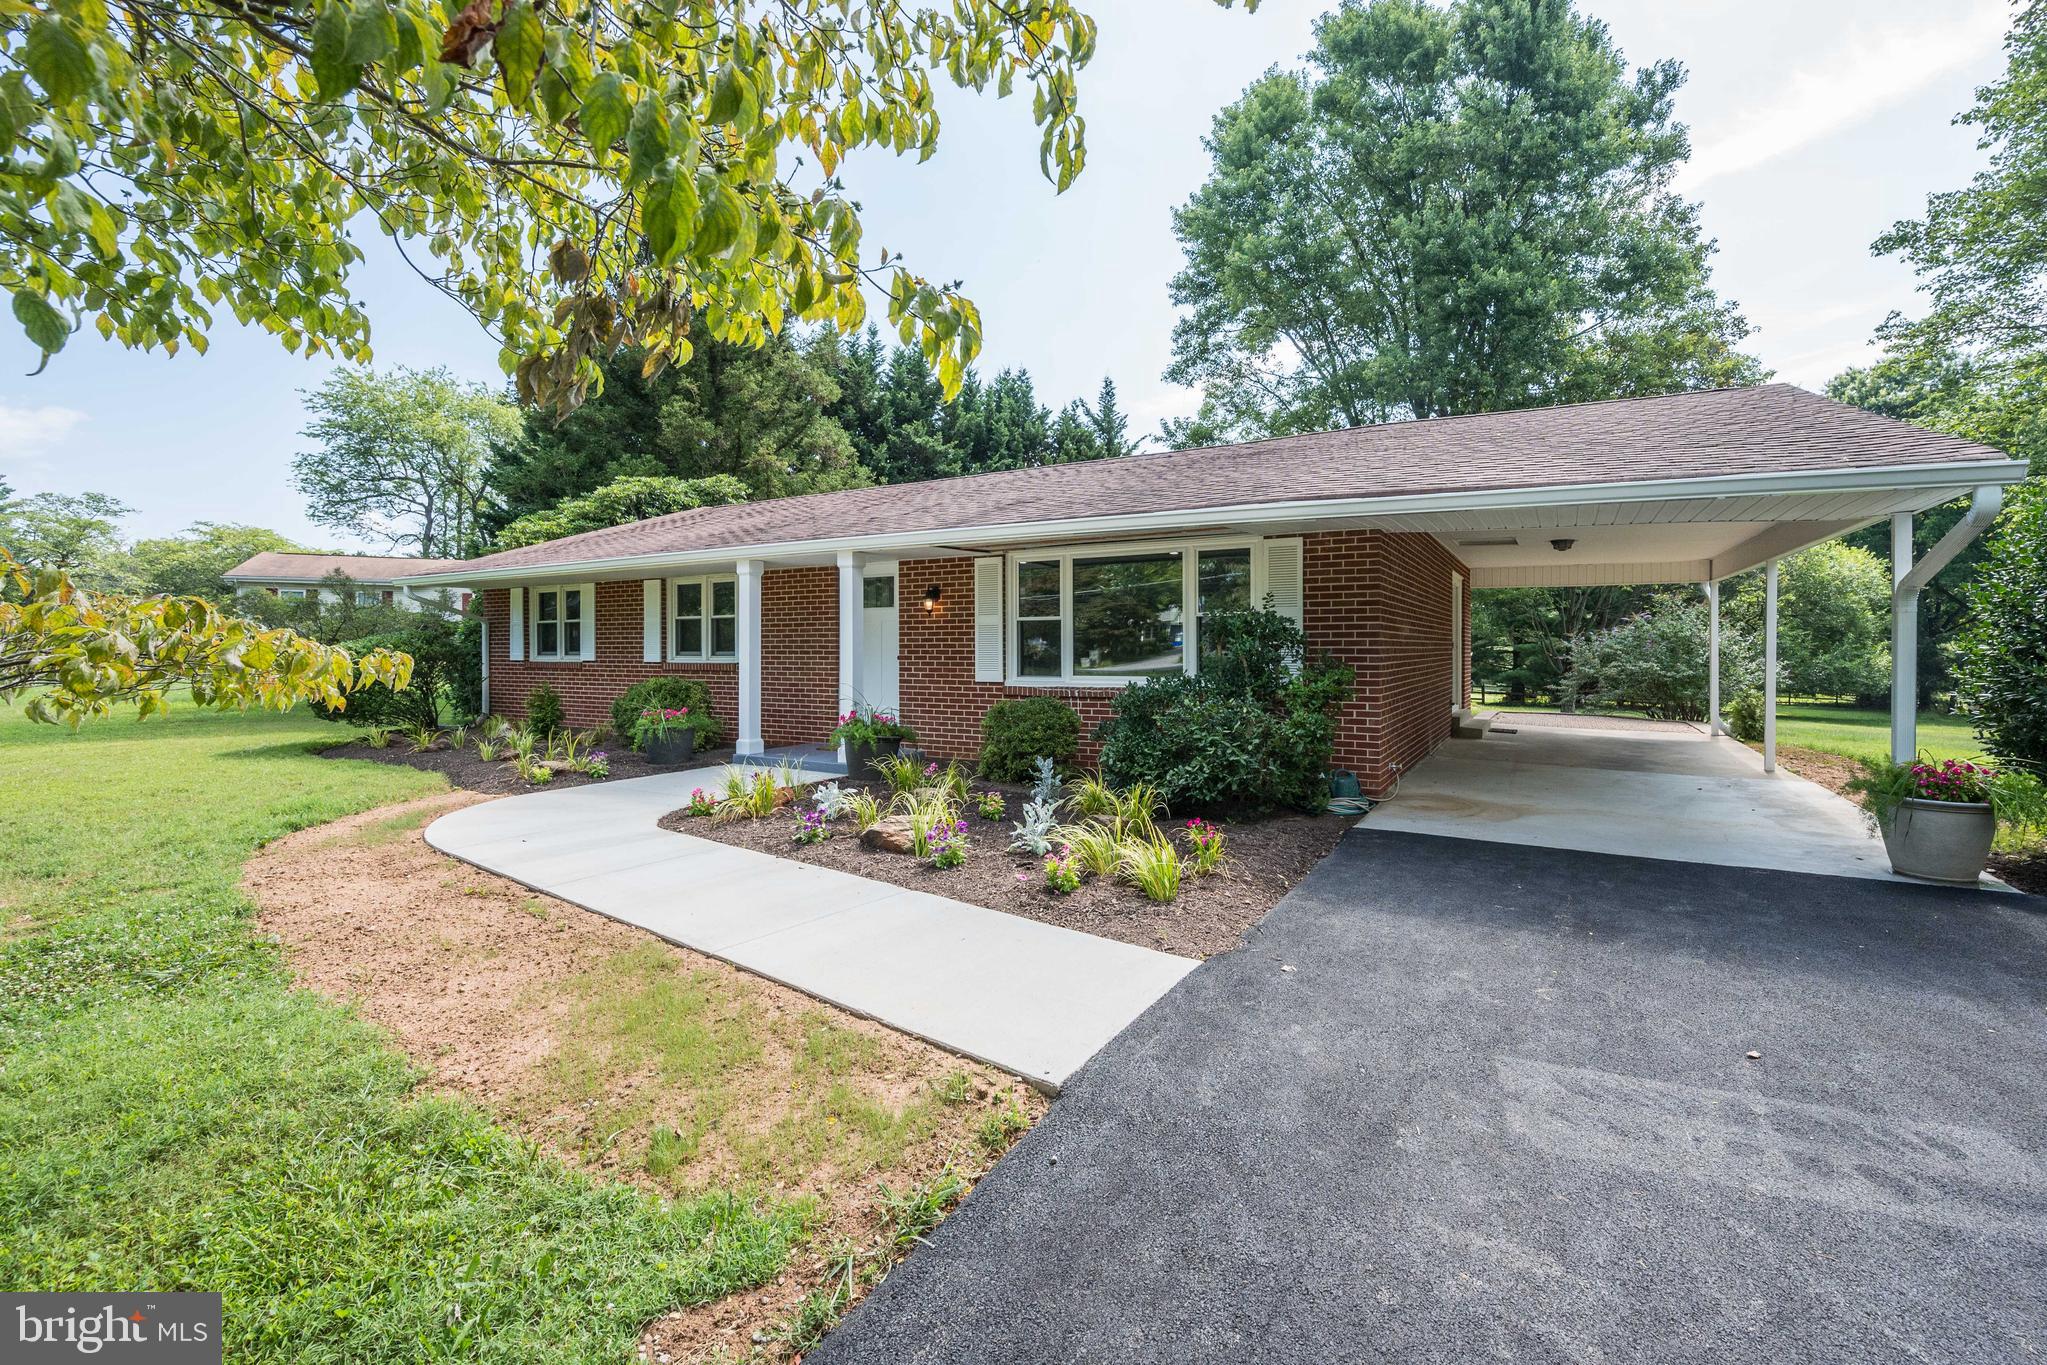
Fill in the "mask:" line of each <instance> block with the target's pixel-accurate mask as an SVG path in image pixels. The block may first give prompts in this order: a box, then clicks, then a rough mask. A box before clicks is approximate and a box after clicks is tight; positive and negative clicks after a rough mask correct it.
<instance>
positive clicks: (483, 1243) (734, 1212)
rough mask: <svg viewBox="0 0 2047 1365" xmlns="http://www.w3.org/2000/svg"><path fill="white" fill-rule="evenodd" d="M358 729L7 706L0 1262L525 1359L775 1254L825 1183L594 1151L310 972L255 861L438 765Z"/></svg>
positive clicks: (638, 1316) (739, 1273) (324, 1354)
mask: <svg viewBox="0 0 2047 1365" xmlns="http://www.w3.org/2000/svg"><path fill="white" fill-rule="evenodd" d="M335 737H336V732H335V730H334V729H333V728H332V727H330V726H328V725H326V724H325V723H323V722H321V721H319V720H317V719H314V718H312V717H309V716H305V715H290V716H270V715H255V716H234V715H229V716H220V715H215V714H210V713H203V712H196V711H194V710H193V709H192V708H191V707H189V706H181V707H179V708H178V709H177V711H176V712H175V713H174V714H173V715H172V716H171V717H169V718H168V719H160V720H154V721H150V722H148V723H146V724H143V723H138V722H136V721H133V720H130V719H125V718H124V719H117V720H112V721H106V722H101V723H97V724H94V725H90V726H88V728H87V729H86V730H85V731H84V732H83V733H82V734H78V735H73V734H70V733H68V732H65V731H62V730H58V729H53V728H50V727H46V726H32V725H30V724H28V723H27V722H25V721H23V720H21V719H20V717H19V715H18V714H16V713H14V712H11V711H5V710H0V792H5V793H6V794H7V799H6V811H7V823H6V835H5V838H4V840H0V1284H4V1285H5V1286H7V1287H8V1288H9V1289H14V1290H30V1289H88V1288H90V1289H157V1290H173V1289H217V1290H220V1291H222V1292H223V1293H224V1294H225V1295H226V1300H227V1348H228V1358H229V1359H231V1360H237V1361H241V1360H276V1361H294V1362H301V1361H303V1362H340V1361H361V1360H397V1359H403V1360H408V1361H411V1360H421V1361H440V1360H479V1361H506V1362H514V1361H516V1362H521V1363H522V1365H523V1363H524V1362H528V1361H534V1360H542V1359H545V1360H548V1361H625V1360H627V1359H629V1358H630V1356H631V1353H632V1348H633V1345H634V1343H635V1340H636V1338H637V1333H638V1329H639V1327H640V1325H641V1324H642V1323H644V1322H645V1321H646V1320H647V1319H649V1318H651V1317H653V1316H655V1315H657V1314H659V1313H660V1312H662V1311H664V1310H667V1309H669V1308H673V1307H677V1306H680V1305H686V1304H692V1303H699V1302H704V1301H707V1300H709V1299H711V1298H714V1297H717V1296H720V1295H722V1294H725V1293H728V1292H730V1291H732V1290H735V1289H739V1288H743V1287H746V1286H749V1285H753V1284H757V1283H761V1282H763V1281H765V1280H766V1279H768V1278H770V1277H771V1276H773V1275H774V1274H776V1273H777V1272H778V1271H779V1270H780V1269H781V1268H782V1266H783V1264H784V1262H785V1261H786V1260H787V1258H788V1255H789V1251H790V1248H791V1246H792V1245H793V1244H794V1242H795V1241H796V1240H797V1239H798V1238H799V1237H800V1236H801V1235H802V1215H801V1212H800V1210H798V1209H795V1208H792V1207H789V1206H780V1205H772V1204H767V1203H756V1202H754V1201H751V1200H747V1199H744V1198H740V1197H736V1196H733V1195H729V1194H716V1195H711V1196H707V1197H703V1198H696V1199H689V1200H678V1201H675V1202H673V1203H670V1202H667V1201H660V1200H656V1199H654V1198H652V1197H650V1196H647V1195H645V1194H642V1193H640V1192H638V1191H636V1190H634V1189H632V1188H630V1187H626V1186H621V1185H615V1184H601V1183H598V1182H595V1181H592V1180H590V1179H587V1178H585V1177H583V1176H580V1175H577V1174H574V1173H571V1172H569V1171H567V1170H565V1169H564V1168H563V1167H562V1166H561V1165H560V1164H559V1163H558V1162H556V1161H554V1160H552V1159H550V1158H548V1157H546V1156H544V1155H543V1154H541V1153H539V1152H537V1151H536V1150H534V1149H533V1148H531V1147H530V1146H528V1145H526V1144H524V1143H523V1142H521V1141H520V1140H518V1139H517V1138H515V1137H513V1136H511V1135H508V1134H507V1133H505V1132H503V1131H502V1130H500V1129H498V1128H495V1127H493V1126H492V1124H491V1123H490V1122H489V1121H488V1120H486V1119H485V1118H484V1117H483V1116H481V1115H480V1114H479V1113H478V1112H477V1111H475V1110H474V1109H473V1108H471V1107H469V1106H467V1105H464V1104H460V1103H453V1102H449V1101H445V1100H440V1099H436V1098H433V1097H431V1096H426V1095H423V1094H420V1093H416V1092H415V1088H414V1087H415V1084H416V1081H417V1079H418V1077H417V1076H416V1074H415V1073H414V1072H413V1070H412V1069H411V1067H410V1066H409V1064H408V1063H407V1062H406V1061H405V1059H403V1058H402V1057H400V1056H399V1055H397V1054H396V1053H394V1052H393V1051H391V1050H390V1049H389V1048H387V1047H385V1046H384V1045H383V1043H382V1042H381V1040H380V1038H379V1036H378V1035H377V1034H375V1033H374V1032H373V1031H372V1030H371V1029H370V1028H369V1027H368V1026H367V1025H364V1024H362V1023H359V1022H357V1021H356V1020H354V1019H353V1018H351V1017H350V1015H349V1014H348V1013H346V1012H345V1011H343V1010H341V1009H338V1008H336V1007H334V1006H331V1005H328V1004H326V1003H323V1002H322V1001H320V1000H319V999H317V998H315V997H313V996H311V995H308V994H304V993H299V992H294V991H292V990H290V989H289V988H288V985H287V982H286V979H285V976H284V974H283V972H282V970H281V969H280V964H279V961H278V957H277V954H276V952H275V950H274V949H273V948H272V947H271V946H269V945H268V944H265V943H263V942H261V941H259V940H258V939H257V938H256V937H255V936H254V935H253V934H252V932H251V928H250V922H249V912H250V906H249V904H248V902H247V901H246V899H245V898H244V897H243V896H242V894H241V893H240V890H239V889H238V883H239V878H240V873H241V866H242V861H243V859H244V858H246V857H247V856H248V855H249V853H250V852H251V851H252V850H254V849H255V848H256V847H258V846H259V845H260V844H262V843H263V842H264V841H266V840H269V839H274V838H276V837H278V836H280V835H282V834H285V833H287V832H289V831H291V830H293V829H298V828H301V827H303V826H306V825H311V824H316V823H319V822H322V821H326V820H331V819H334V818H336V817H338V816H341V815H345V814H348V813H351V812H354V811H358V810H362V809H365V808H367V807H370V806H373V805H376V804H378V803H381V802H386V801H391V800H396V799H400V798H403V797H407V796H412V795H417V794H421V793H424V792H427V791H431V790H435V789H437V788H438V787H439V786H440V779H439V778H438V777H434V776H430V775H428V774H424V773H420V772H416V771H413V770H411V769H407V768H403V767H396V766H386V765H380V764H368V763H340V762H334V761H330V760H327V759H321V758H318V757H315V756H314V755H313V753H312V752H311V751H310V750H311V747H312V746H314V745H316V744H317V743H319V742H321V741H323V740H324V741H327V742H332V740H333V739H334V738H335Z"/></svg>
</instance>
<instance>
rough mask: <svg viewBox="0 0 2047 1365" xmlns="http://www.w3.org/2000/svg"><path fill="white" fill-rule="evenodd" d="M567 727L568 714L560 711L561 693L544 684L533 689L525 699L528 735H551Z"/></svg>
mask: <svg viewBox="0 0 2047 1365" xmlns="http://www.w3.org/2000/svg"><path fill="white" fill-rule="evenodd" d="M567 726H568V713H567V712H566V711H564V710H563V709H562V697H561V693H559V692H557V691H555V690H554V689H553V688H552V687H549V686H548V685H547V684H546V683H542V684H540V686H538V687H536V688H534V689H533V692H532V694H531V695H530V696H528V697H527V698H526V730H527V732H528V733H529V734H535V735H551V734H553V733H554V732H555V731H557V730H562V729H566V728H567Z"/></svg>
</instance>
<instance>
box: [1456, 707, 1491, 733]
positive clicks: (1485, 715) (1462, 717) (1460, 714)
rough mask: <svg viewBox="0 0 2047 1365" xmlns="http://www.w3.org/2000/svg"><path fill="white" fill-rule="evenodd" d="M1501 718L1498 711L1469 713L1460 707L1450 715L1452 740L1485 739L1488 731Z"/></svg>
mask: <svg viewBox="0 0 2047 1365" xmlns="http://www.w3.org/2000/svg"><path fill="white" fill-rule="evenodd" d="M1499 718H1500V716H1499V712H1497V711H1484V712H1478V711H1468V710H1466V709H1464V708H1463V707H1459V708H1458V709H1456V710H1455V711H1452V712H1451V713H1450V738H1452V739H1484V738H1485V737H1486V731H1488V730H1490V729H1492V728H1493V722H1494V721H1496V720H1498V719H1499Z"/></svg>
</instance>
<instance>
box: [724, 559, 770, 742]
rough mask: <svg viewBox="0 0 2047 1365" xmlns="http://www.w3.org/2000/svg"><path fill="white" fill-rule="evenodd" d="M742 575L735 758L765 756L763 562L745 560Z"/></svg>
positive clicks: (740, 571)
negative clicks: (762, 626) (762, 683)
mask: <svg viewBox="0 0 2047 1365" xmlns="http://www.w3.org/2000/svg"><path fill="white" fill-rule="evenodd" d="M736 572H737V573H738V575H739V738H738V740H737V742H735V743H734V744H733V746H732V752H733V754H734V756H735V757H739V758H746V757H750V756H753V755H757V754H761V753H765V752H766V751H767V745H765V744H763V743H762V742H761V562H760V561H759V560H758V559H742V560H740V561H739V563H738V565H737V567H736Z"/></svg>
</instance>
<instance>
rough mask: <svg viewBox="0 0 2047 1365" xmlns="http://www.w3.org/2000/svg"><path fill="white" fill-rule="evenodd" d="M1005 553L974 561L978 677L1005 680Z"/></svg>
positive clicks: (975, 638) (975, 658)
mask: <svg viewBox="0 0 2047 1365" xmlns="http://www.w3.org/2000/svg"><path fill="white" fill-rule="evenodd" d="M1002 652H1003V651H1002V556H1000V555H989V556H987V557H985V558H982V559H977V560H975V561H974V681H975V682H995V683H999V682H1001V681H1002Z"/></svg>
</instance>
